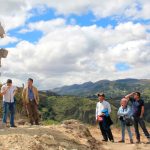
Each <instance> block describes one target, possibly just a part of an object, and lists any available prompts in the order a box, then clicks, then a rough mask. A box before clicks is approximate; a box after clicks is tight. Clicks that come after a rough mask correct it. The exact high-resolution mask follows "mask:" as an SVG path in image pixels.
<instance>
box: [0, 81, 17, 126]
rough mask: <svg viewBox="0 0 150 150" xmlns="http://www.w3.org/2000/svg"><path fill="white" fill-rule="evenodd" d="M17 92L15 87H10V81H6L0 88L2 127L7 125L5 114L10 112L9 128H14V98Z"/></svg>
mask: <svg viewBox="0 0 150 150" xmlns="http://www.w3.org/2000/svg"><path fill="white" fill-rule="evenodd" d="M16 92H17V87H16V86H13V85H12V80H11V79H8V80H7V82H6V84H4V85H3V86H2V87H1V94H2V95H3V119H2V122H3V125H4V126H5V127H6V125H7V113H8V109H9V111H10V127H16V126H15V124H14V114H15V110H14V96H15V94H16Z"/></svg>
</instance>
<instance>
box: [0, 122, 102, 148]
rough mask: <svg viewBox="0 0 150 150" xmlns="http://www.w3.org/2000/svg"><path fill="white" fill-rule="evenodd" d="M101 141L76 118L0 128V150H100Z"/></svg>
mask: <svg viewBox="0 0 150 150" xmlns="http://www.w3.org/2000/svg"><path fill="white" fill-rule="evenodd" d="M101 149H102V148H101V143H100V142H99V141H97V140H95V138H93V137H92V135H91V133H90V131H89V129H88V128H87V127H86V126H85V125H83V124H81V123H79V122H78V121H76V120H69V121H65V122H64V123H63V124H61V125H51V126H29V125H19V126H18V128H15V129H11V128H5V129H0V150H101Z"/></svg>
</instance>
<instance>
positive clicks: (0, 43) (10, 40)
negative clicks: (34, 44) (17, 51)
mask: <svg viewBox="0 0 150 150" xmlns="http://www.w3.org/2000/svg"><path fill="white" fill-rule="evenodd" d="M18 41H19V39H17V38H16V37H10V36H5V38H2V39H1V40H0V46H5V45H7V44H10V43H16V42H18Z"/></svg>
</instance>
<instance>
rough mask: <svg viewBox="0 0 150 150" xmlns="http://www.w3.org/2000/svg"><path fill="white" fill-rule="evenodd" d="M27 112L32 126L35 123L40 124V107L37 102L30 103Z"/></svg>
mask: <svg viewBox="0 0 150 150" xmlns="http://www.w3.org/2000/svg"><path fill="white" fill-rule="evenodd" d="M27 110H28V116H29V121H30V123H31V124H32V125H33V123H34V122H35V124H39V114H38V106H37V104H36V102H35V100H32V101H29V103H28V104H27Z"/></svg>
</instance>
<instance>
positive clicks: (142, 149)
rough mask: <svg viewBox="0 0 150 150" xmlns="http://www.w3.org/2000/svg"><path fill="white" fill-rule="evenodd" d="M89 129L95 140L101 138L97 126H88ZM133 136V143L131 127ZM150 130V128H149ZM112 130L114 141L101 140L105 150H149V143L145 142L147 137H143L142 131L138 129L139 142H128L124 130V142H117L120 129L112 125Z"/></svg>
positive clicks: (119, 138)
mask: <svg viewBox="0 0 150 150" xmlns="http://www.w3.org/2000/svg"><path fill="white" fill-rule="evenodd" d="M89 130H90V132H91V134H92V136H93V137H94V138H95V139H96V140H97V141H101V140H102V135H101V134H100V131H99V129H98V127H89ZM131 130H132V133H133V137H134V143H135V142H136V139H135V134H134V128H133V127H131ZM149 131H150V129H149ZM112 132H113V135H114V139H115V142H114V143H112V142H107V143H106V142H103V143H102V148H103V149H105V150H150V144H147V138H145V136H144V134H143V132H142V131H141V130H140V133H141V144H130V141H129V138H128V134H127V132H126V138H125V143H118V141H119V140H121V131H120V129H119V128H116V127H112Z"/></svg>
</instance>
